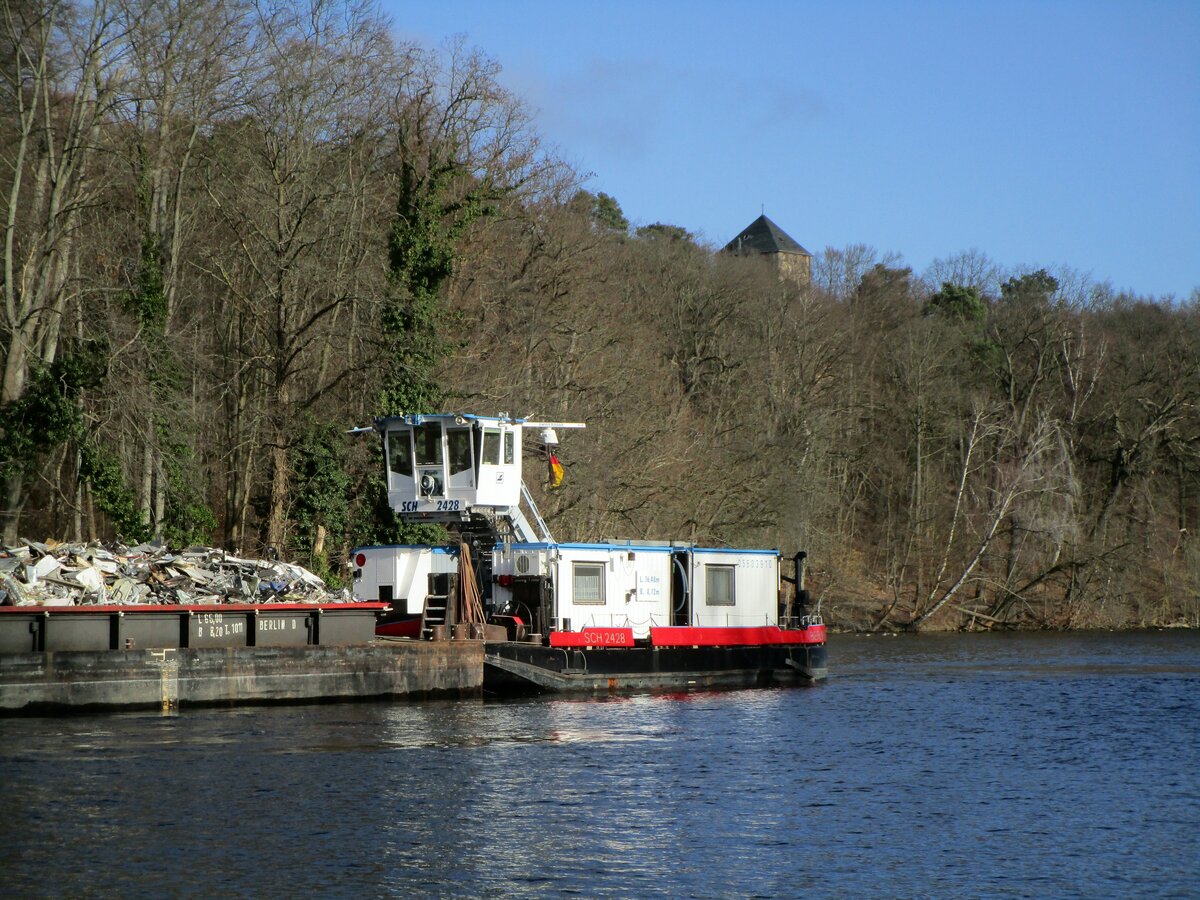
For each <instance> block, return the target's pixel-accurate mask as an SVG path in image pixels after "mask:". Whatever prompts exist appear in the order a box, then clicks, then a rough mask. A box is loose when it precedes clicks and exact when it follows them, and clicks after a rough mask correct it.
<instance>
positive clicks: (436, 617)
mask: <svg viewBox="0 0 1200 900" xmlns="http://www.w3.org/2000/svg"><path fill="white" fill-rule="evenodd" d="M449 599H450V597H449V595H448V594H426V595H425V608H424V609H423V610H422V611H421V639H422V640H425V641H431V640H433V627H434V626H435V625H445V624H446V605H447V603H448V602H449Z"/></svg>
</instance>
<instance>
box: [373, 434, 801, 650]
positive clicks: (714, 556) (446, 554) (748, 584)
mask: <svg viewBox="0 0 1200 900" xmlns="http://www.w3.org/2000/svg"><path fill="white" fill-rule="evenodd" d="M531 427H533V428H537V429H539V430H540V433H541V437H542V440H543V442H544V443H546V444H547V445H550V444H552V443H557V435H556V433H555V429H558V428H581V427H583V426H582V425H581V424H579V423H548V422H530V421H528V420H524V419H514V418H510V417H508V416H506V415H500V416H495V417H488V416H474V415H463V414H449V413H447V414H437V415H404V416H394V417H389V418H385V419H380V420H378V421H377V422H376V423H375V426H374V430H376V431H378V432H379V434H380V436H381V437H382V439H383V445H384V452H385V455H386V466H387V491H388V502H389V504H390V505H391V507H392V509H393V510H395V512H396V513H397V514H398V515H399V516H401V517H402V518H404V519H406V520H409V521H413V522H439V523H444V524H446V525H447V526H450V527H452V528H454V529H456V530H458V531H460V533H464V534H467V535H469V536H470V539H471V540H473V541H474V546H475V548H476V551H475V553H474V557H475V559H474V562H475V571H476V572H477V573H478V576H479V578H480V580H481V582H482V583H481V584H480V585H479V587H480V595H481V596H482V597H483V601H484V606H485V608H486V611H487V613H488V614H489V615H494V614H498V613H499V614H503V615H506V616H511V617H514V618H515V619H517V620H519V621H520V622H521V623H522V625H523V626H524V627H526V628H527V629H528V630H530V631H531V632H540V633H546V632H553V631H567V632H570V631H580V630H581V629H584V628H622V629H632V631H633V635H634V637H635V638H639V639H640V638H648V637H649V636H650V629H651V628H655V627H662V626H691V627H701V628H717V627H720V628H728V627H752V626H763V625H774V624H777V623H778V621H779V598H780V587H781V585H780V580H781V579H780V554H779V552H778V551H777V550H734V549H727V548H711V547H710V548H704V547H696V546H693V545H691V544H686V543H679V542H658V543H656V542H637V541H625V542H619V541H618V542H608V543H558V542H556V541H554V540H553V538H552V537H551V536H550V532H549V529H548V528H547V527H546V525H545V523H544V522H543V521H542V519H541V516H540V515H539V514H538V512H537V507H536V505H535V504H534V502H533V498H532V496H531V495H530V493H529V491H528V490H527V489H526V488H525V486H524V484H523V481H522V439H523V435H524V432H525V430H526V429H527V428H531ZM547 452H548V448H547ZM522 502H524V504H525V508H526V509H527V510H528V516H527V515H526V512H525V510H523V509H522ZM531 520H532V521H531ZM353 554H354V555H353V562H354V576H355V577H354V596H355V597H356V598H358V599H363V600H386V601H388V602H391V603H392V604H393V608H394V609H395V610H396V612H397V613H401V614H408V615H414V616H415V615H421V614H422V611H423V610H424V609H425V606H426V603H427V595H428V594H429V593H430V591H431V590H432V589H431V588H430V587H429V585H432V584H434V583H435V582H434V580H433V579H431V578H430V576H431V575H438V574H454V573H456V572H458V568H459V567H458V562H459V560H458V551H457V548H449V547H411V546H395V547H360V548H357V549H355V550H354V551H353Z"/></svg>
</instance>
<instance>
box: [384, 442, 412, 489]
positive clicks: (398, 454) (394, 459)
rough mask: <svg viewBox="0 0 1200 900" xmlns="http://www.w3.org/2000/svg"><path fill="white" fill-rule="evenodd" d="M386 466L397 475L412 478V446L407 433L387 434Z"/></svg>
mask: <svg viewBox="0 0 1200 900" xmlns="http://www.w3.org/2000/svg"><path fill="white" fill-rule="evenodd" d="M388 466H389V468H391V470H392V471H393V472H395V473H396V474H397V475H403V476H404V477H405V478H412V473H413V461H412V444H411V443H410V442H409V440H408V432H407V431H389V432H388Z"/></svg>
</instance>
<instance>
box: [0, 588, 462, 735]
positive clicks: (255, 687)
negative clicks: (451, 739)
mask: <svg viewBox="0 0 1200 900" xmlns="http://www.w3.org/2000/svg"><path fill="white" fill-rule="evenodd" d="M383 606H384V604H379V603H322V604H305V603H265V604H220V605H200V606H156V605H149V604H144V605H127V606H54V607H38V606H0V714H5V713H7V714H12V713H39V712H55V711H64V710H81V709H96V708H160V709H162V710H164V711H173V710H176V709H178V708H180V707H181V706H188V705H213V704H220V705H226V704H244V703H280V702H315V701H325V700H356V699H368V698H386V697H415V696H433V695H440V694H445V695H455V696H457V695H472V694H477V693H478V692H479V691H480V690H481V687H482V680H483V679H482V666H483V650H482V644H479V643H469V642H462V641H447V642H442V643H440V644H434V643H420V642H414V641H393V640H387V639H380V638H377V637H376V636H375V627H376V623H377V617H378V614H379V613H380V612H381V611H382V609H383Z"/></svg>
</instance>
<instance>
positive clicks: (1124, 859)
mask: <svg viewBox="0 0 1200 900" xmlns="http://www.w3.org/2000/svg"><path fill="white" fill-rule="evenodd" d="M830 667H831V672H832V675H831V677H830V678H829V680H828V681H827V682H826V683H824V684H822V685H819V686H816V687H812V688H793V689H773V690H747V691H734V692H726V693H693V694H681V695H672V696H638V697H632V698H618V699H599V700H592V699H587V700H582V699H555V698H537V699H528V700H520V701H490V700H468V701H458V702H425V703H359V704H341V705H313V706H291V707H259V708H243V709H187V710H184V711H183V712H182V713H181V714H179V715H176V716H170V717H163V716H159V715H155V714H145V713H139V714H107V715H83V716H72V717H61V718H52V717H46V718H17V719H5V720H0V893H2V894H3V895H4V896H6V897H12V896H55V897H64V896H67V897H75V896H85V895H91V896H118V895H119V896H134V895H141V896H210V895H224V896H285V895H286V896H297V895H299V896H308V895H321V896H353V897H377V896H404V897H408V896H437V897H446V896H465V897H478V896H483V895H490V896H495V897H499V896H518V897H520V896H535V897H542V896H564V895H567V896H570V895H580V896H585V897H599V896H619V897H650V896H667V897H799V896H815V897H1010V896H1011V897H1113V896H1126V897H1127V896H1146V897H1169V896H1170V897H1200V634H1196V633H1180V632H1169V633H1153V634H1119V635H1111V634H1098V635H1096V634H1084V635H1065V636H1064V635H967V636H963V635H955V636H921V637H870V638H863V637H843V636H838V635H834V636H832V637H831V639H830Z"/></svg>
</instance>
